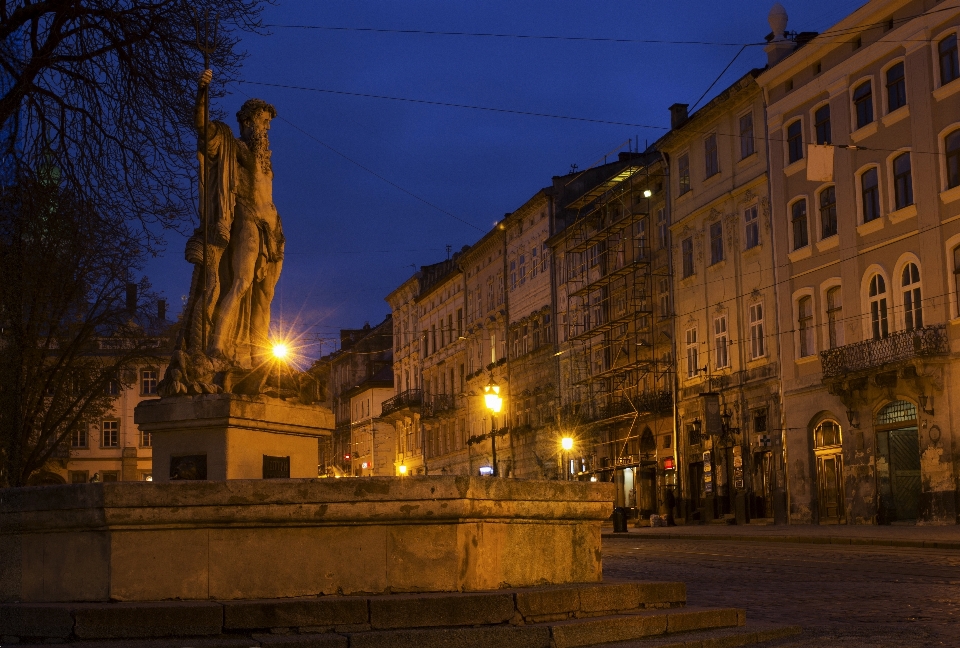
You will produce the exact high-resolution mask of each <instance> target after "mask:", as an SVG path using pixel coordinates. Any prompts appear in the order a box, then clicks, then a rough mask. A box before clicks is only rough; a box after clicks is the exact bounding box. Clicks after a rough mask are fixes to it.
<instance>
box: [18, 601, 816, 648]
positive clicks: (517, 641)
mask: <svg viewBox="0 0 960 648" xmlns="http://www.w3.org/2000/svg"><path fill="white" fill-rule="evenodd" d="M742 620H743V612H742V611H740V610H709V609H694V608H690V609H687V610H683V609H680V610H664V611H644V612H635V613H633V614H628V615H614V616H610V617H593V618H589V619H573V620H569V621H564V622H559V623H538V624H531V625H523V626H511V625H499V626H487V627H476V626H473V627H448V628H402V629H394V630H376V631H367V632H348V633H334V632H326V633H298V634H261V633H252V634H246V633H244V634H242V635H220V636H216V637H181V638H178V639H170V638H168V639H153V640H129V639H114V640H106V641H104V640H98V641H80V642H76V643H73V642H71V643H70V644H68V645H70V646H71V648H183V647H184V646H189V647H190V648H254V647H257V648H274V647H275V648H382V647H387V646H389V647H390V648H393V647H394V646H400V645H414V646H416V647H417V648H481V647H482V648H487V647H488V646H496V647H497V648H567V647H571V648H572V647H574V646H577V647H582V648H588V647H590V646H602V647H603V648H730V647H733V646H746V645H755V644H758V643H762V642H767V641H772V640H775V639H780V638H782V637H787V636H791V635H795V634H799V632H800V628H798V627H796V626H777V625H773V624H769V623H757V622H753V623H749V622H748V623H746V624H743V623H740V622H741V621H742ZM731 622H735V623H737V624H739V625H724V624H728V623H731ZM574 629H579V630H582V632H574ZM671 629H673V630H674V631H673V632H671V631H670V630H671ZM584 642H586V643H584ZM41 645H49V644H25V645H22V646H21V647H20V648H38V647H39V646H41Z"/></svg>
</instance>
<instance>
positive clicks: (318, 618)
mask: <svg viewBox="0 0 960 648" xmlns="http://www.w3.org/2000/svg"><path fill="white" fill-rule="evenodd" d="M367 621H368V616H367V600H366V599H364V598H359V597H340V596H336V597H334V596H331V597H322V598H315V599H295V600H282V601H278V600H269V601H228V602H224V603H223V628H224V630H229V631H235V630H254V629H260V628H291V627H295V628H302V627H317V628H332V627H334V626H341V625H348V624H357V625H359V624H366V623H367Z"/></svg>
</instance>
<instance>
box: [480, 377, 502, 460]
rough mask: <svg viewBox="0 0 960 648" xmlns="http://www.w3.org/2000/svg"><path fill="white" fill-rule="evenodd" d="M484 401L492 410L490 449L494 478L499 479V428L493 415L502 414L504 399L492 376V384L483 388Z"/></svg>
mask: <svg viewBox="0 0 960 648" xmlns="http://www.w3.org/2000/svg"><path fill="white" fill-rule="evenodd" d="M483 401H484V403H485V404H486V406H487V409H488V410H490V447H491V449H492V456H493V476H494V477H499V476H500V470H499V469H498V468H497V426H496V425H495V424H494V418H493V415H494V414H497V413H499V412H500V408H502V407H503V399H502V398H500V385H498V384H497V383H496V382H495V381H494V380H493V376H490V382H489V383H488V384H487V386H486V387H484V388H483Z"/></svg>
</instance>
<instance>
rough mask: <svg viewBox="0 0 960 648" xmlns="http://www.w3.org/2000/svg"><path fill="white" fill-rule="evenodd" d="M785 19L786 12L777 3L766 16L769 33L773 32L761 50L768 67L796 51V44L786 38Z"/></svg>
mask: <svg viewBox="0 0 960 648" xmlns="http://www.w3.org/2000/svg"><path fill="white" fill-rule="evenodd" d="M787 18H788V16H787V10H786V9H784V8H783V5H782V4H780V3H779V2H778V3H776V4H774V5H773V7H771V8H770V13H769V15H767V22H768V23H770V31H772V32H773V33H772V34H771V35H770V36H768V37H767V38H768V39H769V40H770V42H769V43H768V44H767V46H766V47H764V48H763V49H764V51H765V52H766V53H767V65H768V66H769V67H773V66H774V65H776V64H777V63H779V62H780V61H782V60H783V59H785V58H787V56H789V55H790V53H791V52H793V50H794V49H796V43H794V42H793V41H791V40H789V39H788V38H787Z"/></svg>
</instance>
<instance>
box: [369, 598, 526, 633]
mask: <svg viewBox="0 0 960 648" xmlns="http://www.w3.org/2000/svg"><path fill="white" fill-rule="evenodd" d="M514 613H515V609H514V604H513V594H508V593H504V594H448V595H444V594H432V595H421V596H404V595H399V596H384V597H378V598H371V599H370V625H371V627H373V628H375V629H388V628H415V627H439V626H463V625H491V624H499V623H506V622H507V621H509V620H510V619H512V618H513V616H514Z"/></svg>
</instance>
